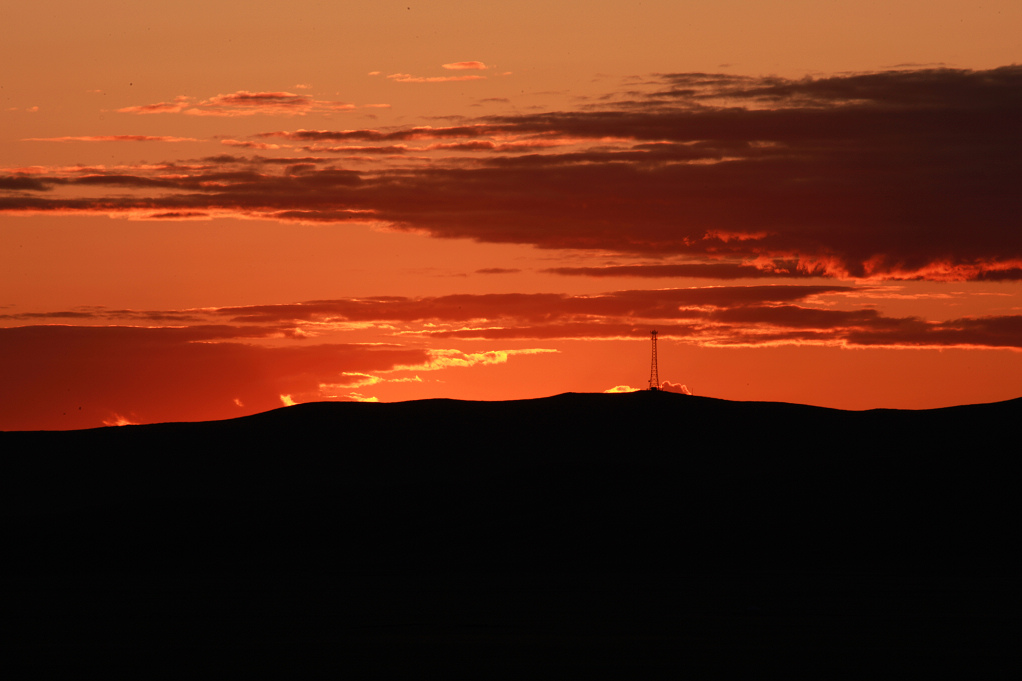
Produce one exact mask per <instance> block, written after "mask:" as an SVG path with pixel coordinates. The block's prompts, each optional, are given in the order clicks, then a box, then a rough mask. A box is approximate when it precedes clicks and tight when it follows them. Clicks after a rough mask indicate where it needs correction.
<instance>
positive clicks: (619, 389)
mask: <svg viewBox="0 0 1022 681" xmlns="http://www.w3.org/2000/svg"><path fill="white" fill-rule="evenodd" d="M640 390H642V388H633V387H631V386H628V385H615V386H614V387H613V388H608V389H607V390H604V391H603V392H605V393H635V392H639V391H640Z"/></svg>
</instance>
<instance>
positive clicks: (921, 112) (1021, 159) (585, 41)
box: [0, 1, 1022, 430]
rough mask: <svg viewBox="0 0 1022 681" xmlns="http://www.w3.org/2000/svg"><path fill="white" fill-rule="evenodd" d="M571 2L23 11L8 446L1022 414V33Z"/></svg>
mask: <svg viewBox="0 0 1022 681" xmlns="http://www.w3.org/2000/svg"><path fill="white" fill-rule="evenodd" d="M548 5H549V3H534V2H526V3H515V5H514V6H513V8H512V7H502V6H501V4H500V3H495V4H492V5H489V6H487V7H485V8H484V7H477V6H475V5H464V6H463V5H462V4H460V3H451V4H450V5H447V4H444V5H443V6H441V7H437V6H428V7H417V6H409V5H408V4H407V3H405V4H397V3H372V4H369V3H366V4H359V3H356V4H354V5H352V6H350V7H346V8H345V10H344V11H341V10H340V9H338V10H330V11H326V12H323V11H322V10H316V9H315V7H314V6H313V5H311V4H309V5H308V6H307V7H306V4H305V3H303V2H298V3H297V4H296V5H295V7H294V10H295V11H294V12H293V15H292V16H285V17H281V16H279V14H278V12H277V11H276V4H271V3H268V2H254V3H251V4H250V5H249V6H246V9H245V10H244V14H243V15H241V14H238V11H237V10H236V9H235V8H234V6H233V5H230V4H227V3H222V4H221V3H215V2H214V3H203V4H202V5H199V4H198V3H191V2H185V3H181V4H180V5H176V6H175V7H174V8H173V9H170V8H166V9H164V8H149V7H147V8H145V9H140V10H139V11H138V12H137V13H133V15H132V16H131V17H127V16H125V15H124V14H123V12H119V11H117V7H118V5H115V4H114V3H112V2H105V1H102V2H96V3H92V4H90V10H89V12H82V13H75V12H64V13H55V12H53V11H52V10H53V8H54V7H55V6H56V3H47V2H41V3H33V4H32V5H26V6H18V7H11V8H8V9H5V10H4V16H5V25H6V26H8V27H9V31H8V32H9V33H10V34H11V38H12V39H11V40H9V41H6V42H5V44H4V45H2V46H0V53H2V54H3V55H4V56H5V57H6V59H7V62H8V63H22V60H21V59H20V58H19V55H24V54H27V53H31V54H34V55H38V58H37V59H35V60H30V61H29V62H28V63H26V65H25V67H24V70H23V71H22V72H19V73H17V74H10V76H9V77H8V79H7V80H5V82H4V84H3V85H4V87H3V90H2V91H0V93H2V95H3V102H4V103H3V106H2V107H0V117H2V120H3V122H4V124H3V128H2V129H3V130H4V134H3V135H2V136H0V149H2V154H0V429H6V430H19V429H67V428H84V427H96V426H102V425H104V424H106V425H112V424H123V423H148V422H154V421H184V420H209V419H220V418H229V417H232V416H242V415H245V414H250V413H254V412H258V411H265V410H267V409H271V408H275V407H279V406H282V404H286V403H301V402H308V401H314V400H360V401H383V402H388V401H399V400H409V399H422V398H430V397H450V398H459V399H485V400H500V399H518V398H529V397H543V396H547V395H552V394H557V393H562V392H605V391H608V392H609V391H618V390H622V389H626V388H630V387H632V386H639V387H643V386H644V385H645V379H646V378H647V377H648V375H649V364H648V363H649V355H648V339H649V331H650V330H651V329H653V328H656V329H657V330H658V332H659V339H660V340H659V343H660V351H659V370H660V371H659V373H660V379H661V381H662V382H663V383H664V384H665V385H667V386H670V387H671V389H676V390H679V391H680V390H682V388H684V389H685V390H688V391H690V392H692V393H693V394H696V395H707V396H712V397H719V398H724V399H732V400H768V401H785V402H800V403H805V404H815V405H820V406H828V407H837V408H844V409H867V408H874V407H886V408H909V409H917V408H931V407H941V406H950V405H953V404H964V403H977V402H992V401H998V400H1003V399H1010V398H1014V397H1018V396H1019V395H1020V390H1019V388H1018V386H1020V385H1022V237H1020V234H1022V232H1020V231H1019V229H1018V224H1017V223H1018V215H1020V214H1022V198H1020V195H1019V192H1018V190H1017V187H1018V186H1019V183H1020V180H1022V138H1020V136H1019V133H1018V130H1017V128H1018V126H1017V121H1018V120H1019V114H1020V113H1022V95H1020V93H1022V66H1018V64H1020V63H1022V47H1019V45H1018V44H1017V43H1018V41H1017V35H1018V34H1019V30H1020V29H1022V8H1020V7H1019V6H1018V5H1017V3H1012V2H1006V1H1001V2H994V3H992V4H990V5H988V6H985V7H984V8H976V7H974V6H972V5H970V4H967V3H964V2H951V3H945V4H943V5H940V6H933V5H932V4H929V3H928V4H925V5H924V4H922V3H919V2H904V3H896V4H895V5H894V6H886V7H885V8H883V10H881V9H874V8H863V7H861V6H860V5H859V4H853V3H850V2H847V3H846V2H838V3H833V4H829V5H828V6H827V7H826V8H825V7H821V6H819V5H818V4H817V3H808V2H801V1H799V2H792V3H786V4H784V5H783V6H780V5H776V4H773V3H752V2H739V1H736V2H733V3H720V4H719V5H716V6H714V7H712V8H708V7H704V8H691V7H688V8H687V7H684V6H683V4H682V3H668V2H654V3H646V5H644V6H643V7H642V8H632V9H631V10H630V11H629V13H628V14H627V16H621V12H620V10H619V6H618V5H616V4H611V3H594V4H593V5H592V6H591V7H589V8H587V17H588V18H587V22H586V23H585V24H584V26H583V25H582V24H579V17H577V16H575V14H574V13H573V12H572V11H571V10H570V8H563V7H549V6H548ZM512 9H513V11H512ZM878 12H882V13H883V16H882V17H880V15H879V14H877V13H878ZM795 16H797V17H798V19H799V21H798V22H797V23H795V22H792V21H791V17H795ZM200 17H201V18H202V20H201V21H200V20H199V18H200ZM306 17H307V18H308V21H306ZM881 18H882V20H881ZM220 20H223V21H222V22H221V21H220ZM498 25H499V26H500V30H499V35H498V34H497V33H495V32H494V31H495V29H494V28H493V27H494V26H498ZM342 28H343V30H344V35H345V36H347V37H348V39H347V40H346V41H345V42H343V43H338V41H337V40H335V37H336V31H340V30H341V29H342ZM96 32H105V33H104V35H108V36H109V37H108V39H105V40H103V41H98V42H97V41H95V40H93V39H92V37H91V36H93V34H95V33H96ZM526 45H527V46H528V48H527V49H526V48H524V47H523V46H526ZM608 45H612V46H614V49H609V50H608V49H607V46H608ZM268 46H269V48H268ZM67 54H75V55H78V56H79V57H81V58H80V59H77V60H72V61H73V62H74V63H69V62H68V60H67V59H65V58H63V57H62V56H61V55H67Z"/></svg>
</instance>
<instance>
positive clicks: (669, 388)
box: [660, 381, 692, 395]
mask: <svg viewBox="0 0 1022 681" xmlns="http://www.w3.org/2000/svg"><path fill="white" fill-rule="evenodd" d="M660 389H661V390H663V391H665V392H669V393H679V394H681V395H691V394H692V391H690V390H689V389H688V386H684V385H682V384H681V383H671V382H670V381H664V382H663V383H661V384H660Z"/></svg>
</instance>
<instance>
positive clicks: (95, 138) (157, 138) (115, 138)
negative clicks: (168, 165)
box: [22, 135, 199, 142]
mask: <svg viewBox="0 0 1022 681" xmlns="http://www.w3.org/2000/svg"><path fill="white" fill-rule="evenodd" d="M198 141H199V140H197V139H195V138H194V137H168V136H166V135H87V136H81V137H26V138H25V139H23V140H22V142H198Z"/></svg>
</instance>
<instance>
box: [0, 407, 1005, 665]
mask: <svg viewBox="0 0 1022 681" xmlns="http://www.w3.org/2000/svg"><path fill="white" fill-rule="evenodd" d="M1020 419H1022V399H1016V400H1011V401H1008V402H1001V403H995V404H985V405H970V406H960V407H951V408H946V409H934V410H925V411H898V410H872V411H864V412H848V411H840V410H834V409H825V408H819V407H809V406H802V405H794V404H782V403H764V402H759V403H753V402H728V401H724V400H717V399H711V398H706V397H693V396H688V395H679V394H674V393H668V392H638V393H629V394H617V395H608V394H572V393H569V394H563V395H558V396H555V397H549V398H543V399H535V400H521V401H512V402H462V401H454V400H424V401H417V402H403V403H393V404H364V403H314V404H302V405H297V406H293V407H286V408H282V409H278V410H275V411H271V412H267V413H264V414H258V415H254V416H249V417H245V418H239V419H233V420H230V421H220V422H204V423H171V424H155V425H144V426H124V427H112V428H99V429H94V430H83V431H64V432H56V431H54V432H2V433H0V452H2V455H0V466H2V470H0V477H2V479H3V481H4V487H5V492H4V494H3V496H2V499H0V511H2V518H3V523H2V542H3V546H4V558H3V566H4V569H3V575H4V580H3V583H4V586H3V598H4V601H5V603H6V605H5V607H4V611H5V615H4V616H3V631H2V635H3V638H4V639H5V641H6V642H7V645H8V646H11V647H12V648H13V649H17V650H18V651H19V652H20V654H21V655H23V656H25V658H26V659H30V660H32V661H33V664H34V668H35V669H36V670H37V672H38V673H37V674H34V676H35V677H36V678H41V677H46V676H61V675H62V676H69V677H76V676H89V675H90V674H96V675H101V673H100V671H101V670H102V671H103V672H104V673H105V672H106V671H108V670H109V669H111V668H121V669H134V670H148V672H147V673H151V672H152V671H154V670H155V671H157V672H159V671H169V672H172V673H175V674H185V673H190V672H192V671H196V670H203V671H206V672H210V671H212V672H214V673H215V672H217V671H220V672H225V673H235V672H238V671H239V670H241V671H270V672H273V671H277V672H286V673H290V674H301V673H307V672H319V671H324V670H330V671H336V672H342V671H346V670H359V671H361V672H363V673H369V674H378V675H388V674H402V673H403V674H408V673H415V672H417V671H423V670H428V669H447V670H460V671H467V672H469V671H470V672H474V673H482V674H484V676H482V677H480V678H503V677H518V678H520V677H521V676H522V675H523V674H529V675H533V676H544V675H545V676H554V677H556V676H563V675H570V674H571V673H575V672H579V671H590V672H595V671H618V672H620V673H629V674H632V675H637V676H639V677H646V676H650V675H652V673H651V672H652V670H654V669H657V670H663V669H667V670H673V671H675V672H677V671H685V670H704V671H713V670H720V669H725V668H729V667H736V666H737V667H744V668H748V669H756V668H761V667H762V665H764V664H770V663H782V664H793V665H798V666H802V667H806V666H808V667H812V668H816V669H827V668H840V669H868V668H886V669H892V667H890V666H889V665H890V664H891V663H892V661H893V662H896V663H898V664H904V665H912V667H906V668H919V667H923V666H933V667H939V666H943V665H944V664H947V663H950V662H952V661H966V662H967V663H969V664H971V665H973V666H974V667H976V666H983V665H987V664H989V665H991V666H997V665H999V664H1001V663H1003V662H1005V661H1006V660H1007V659H1009V658H1010V657H1011V656H1012V655H1013V653H1014V650H1013V648H1014V647H1015V644H1016V642H1017V639H1018V634H1019V612H1020V611H1019V606H1020V605H1022V599H1020V596H1022V587H1020V586H1019V583H1018V574H1019V568H1020V567H1022V565H1020V564H1019V561H1018V559H1017V557H1016V556H1015V553H1016V546H1015V545H1016V544H1017V541H1018V537H1019V530H1020V523H1019V519H1020V517H1022V516H1020V513H1019V512H1020V510H1022V509H1020V501H1019V495H1018V485H1019V477H1018V474H1017V469H1018V466H1017V461H1016V460H1017V458H1018V438H1017V424H1018V423H1019V422H1020ZM643 669H646V670H647V672H646V673H643V672H642V671H641V670H643Z"/></svg>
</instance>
